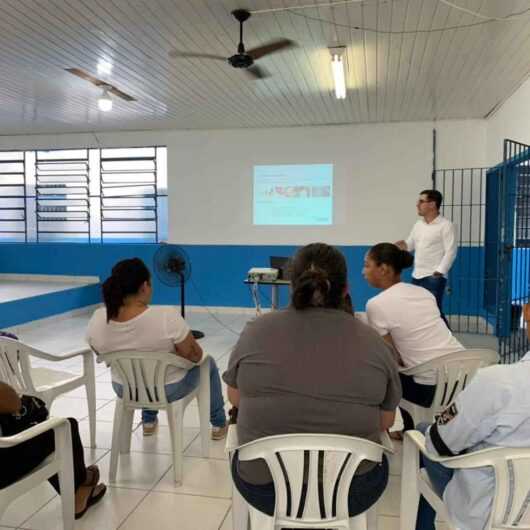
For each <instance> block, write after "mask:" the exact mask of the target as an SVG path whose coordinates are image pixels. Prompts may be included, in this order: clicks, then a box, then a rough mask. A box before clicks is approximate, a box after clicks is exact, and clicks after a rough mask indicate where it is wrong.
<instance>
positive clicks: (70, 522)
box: [0, 418, 75, 530]
mask: <svg viewBox="0 0 530 530" xmlns="http://www.w3.org/2000/svg"><path fill="white" fill-rule="evenodd" d="M52 429H53V431H54V434H55V451H54V453H53V454H51V455H50V456H49V457H48V458H46V460H44V462H42V463H41V464H39V465H38V466H37V467H35V469H33V470H32V471H31V472H30V473H28V474H27V475H25V476H24V477H22V478H21V479H19V480H17V481H16V482H15V483H13V484H10V485H9V486H7V487H5V488H2V489H0V518H1V517H2V515H3V514H4V512H5V510H6V509H7V507H8V505H9V504H10V503H11V502H13V501H14V500H15V499H17V498H18V497H20V496H21V495H23V494H24V493H26V492H28V491H29V490H31V489H33V488H34V487H35V486H37V485H39V484H40V483H41V482H43V481H45V480H47V479H49V478H50V477H52V476H53V475H55V474H57V475H58V476H59V485H60V487H61V503H62V511H63V528H64V530H73V528H74V510H75V498H74V468H73V456H72V435H71V431H70V423H69V422H68V420H67V419H65V418H51V419H48V420H46V421H43V422H42V423H39V424H38V425H35V426H34V427H31V428H29V429H26V430H25V431H23V432H21V433H19V434H15V435H14V436H4V437H0V449H6V448H9V447H14V446H16V445H18V444H20V443H22V442H26V441H28V440H31V439H32V438H35V437H36V436H38V435H39V434H42V433H44V432H46V431H49V430H52Z"/></svg>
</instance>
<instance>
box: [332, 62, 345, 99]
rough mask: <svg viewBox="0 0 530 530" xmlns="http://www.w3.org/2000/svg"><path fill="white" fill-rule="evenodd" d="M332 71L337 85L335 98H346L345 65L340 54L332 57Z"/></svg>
mask: <svg viewBox="0 0 530 530" xmlns="http://www.w3.org/2000/svg"><path fill="white" fill-rule="evenodd" d="M331 71H332V72H333V81H334V83H335V97H336V98H337V99H345V98H346V80H345V78H344V63H343V62H342V56H341V55H340V54H338V53H333V52H332V55H331Z"/></svg>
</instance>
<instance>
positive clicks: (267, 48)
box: [169, 9, 296, 79]
mask: <svg viewBox="0 0 530 530" xmlns="http://www.w3.org/2000/svg"><path fill="white" fill-rule="evenodd" d="M232 15H233V16H234V18H235V19H236V20H237V21H238V22H239V44H238V45H237V53H236V54H235V55H232V56H231V57H223V56H222V55H213V54H209V53H193V52H183V51H179V50H171V51H170V52H169V56H170V57H173V58H176V57H188V58H199V59H214V60H217V61H228V63H229V64H230V65H231V66H233V67H234V68H241V69H243V70H244V71H245V72H246V73H247V74H248V75H249V76H250V77H252V79H263V78H265V77H268V76H269V75H270V74H269V73H268V72H267V71H266V70H265V69H264V68H263V67H260V66H257V65H256V64H254V63H255V61H257V60H258V59H261V58H262V57H265V56H266V55H270V54H272V53H275V52H279V51H281V50H286V49H288V48H293V47H295V46H296V42H294V41H292V40H290V39H276V40H273V41H270V42H267V43H266V44H263V45H262V46H258V47H257V48H252V49H251V50H245V45H244V44H243V23H244V22H245V21H246V20H248V19H249V18H250V13H249V12H248V11H247V10H246V9H236V10H235V11H232Z"/></svg>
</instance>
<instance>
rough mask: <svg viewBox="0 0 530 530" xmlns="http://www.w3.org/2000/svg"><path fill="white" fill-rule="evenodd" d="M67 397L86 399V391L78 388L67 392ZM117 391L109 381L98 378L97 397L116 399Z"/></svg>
mask: <svg viewBox="0 0 530 530" xmlns="http://www.w3.org/2000/svg"><path fill="white" fill-rule="evenodd" d="M65 396H66V397H73V398H80V399H86V393H85V389H84V388H76V389H75V390H72V391H71V392H68V394H65ZM115 398H116V393H115V392H114V390H113V389H112V385H111V384H110V383H109V382H108V381H99V380H98V379H97V378H96V399H105V400H110V399H115Z"/></svg>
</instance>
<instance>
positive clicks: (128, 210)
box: [0, 146, 168, 243]
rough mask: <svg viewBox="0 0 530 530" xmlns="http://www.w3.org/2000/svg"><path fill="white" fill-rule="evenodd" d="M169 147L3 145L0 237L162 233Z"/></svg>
mask: <svg viewBox="0 0 530 530" xmlns="http://www.w3.org/2000/svg"><path fill="white" fill-rule="evenodd" d="M167 232H168V209H167V149H166V147H162V146H156V147H133V148H119V149H118V148H116V149H111V148H104V149H99V148H98V149H89V148H80V149H63V150H58V149H54V150H38V151H16V152H15V151H12V152H9V151H0V242H36V243H44V242H77V243H104V242H118V243H120V242H142V243H156V242H159V241H162V240H165V239H167Z"/></svg>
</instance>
